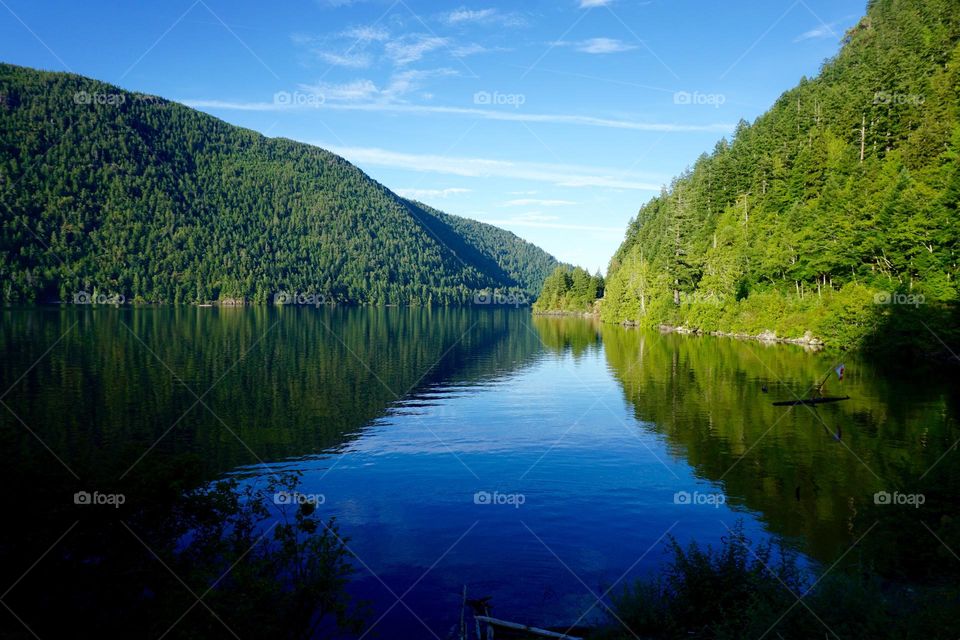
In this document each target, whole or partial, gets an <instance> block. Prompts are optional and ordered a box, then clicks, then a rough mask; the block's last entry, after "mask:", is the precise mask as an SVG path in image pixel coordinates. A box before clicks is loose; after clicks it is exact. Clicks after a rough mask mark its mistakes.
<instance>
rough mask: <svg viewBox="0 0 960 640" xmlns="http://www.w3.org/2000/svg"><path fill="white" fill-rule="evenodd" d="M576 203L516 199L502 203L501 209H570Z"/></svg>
mask: <svg viewBox="0 0 960 640" xmlns="http://www.w3.org/2000/svg"><path fill="white" fill-rule="evenodd" d="M575 204H579V203H577V202H573V201H572V200H545V199H540V198H517V199H515V200H507V201H506V202H504V203H503V204H502V205H500V206H501V207H570V206H573V205H575Z"/></svg>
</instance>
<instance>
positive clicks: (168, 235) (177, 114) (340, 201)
mask: <svg viewBox="0 0 960 640" xmlns="http://www.w3.org/2000/svg"><path fill="white" fill-rule="evenodd" d="M556 264H557V263H556V260H554V259H553V257H552V256H549V255H548V254H546V253H545V252H543V251H542V250H540V249H538V248H537V247H535V246H533V245H531V244H529V243H527V242H524V241H523V240H521V239H519V238H517V237H516V236H515V235H514V234H512V233H509V232H507V231H504V230H501V229H498V228H496V227H493V226H491V225H486V224H481V223H479V222H475V221H472V220H466V219H462V218H457V217H455V216H450V215H447V214H443V213H441V212H438V211H435V210H433V209H430V208H429V207H425V206H423V205H420V204H418V203H414V202H410V201H407V200H404V199H402V198H400V197H398V196H397V195H395V194H394V193H392V192H391V191H389V190H388V189H386V188H385V187H383V186H382V185H380V184H378V183H376V182H375V181H373V180H371V179H370V178H369V177H368V176H367V175H365V174H364V173H363V172H362V171H360V170H359V169H358V168H357V167H355V166H353V165H351V164H350V163H349V162H347V161H345V160H344V159H343V158H340V157H338V156H335V155H333V154H332V153H329V152H327V151H324V150H323V149H319V148H317V147H313V146H310V145H306V144H300V143H297V142H293V141H290V140H284V139H269V138H265V137H263V136H261V135H259V134H257V133H255V132H253V131H248V130H245V129H241V128H239V127H235V126H231V125H228V124H226V123H225V122H222V121H220V120H218V119H216V118H213V117H211V116H209V115H206V114H203V113H200V112H198V111H194V110H192V109H189V108H187V107H184V106H182V105H179V104H176V103H173V102H169V101H167V100H163V99H160V98H156V97H154V96H146V95H142V94H135V93H129V92H125V91H122V90H120V89H118V88H116V87H113V86H110V85H107V84H104V83H101V82H97V81H95V80H91V79H87V78H83V77H80V76H76V75H72V74H64V73H46V72H40V71H34V70H31V69H26V68H23V67H16V66H13V65H7V64H3V65H0V280H2V281H3V283H4V285H3V288H2V290H0V298H2V300H4V301H7V302H10V301H49V300H65V301H70V300H71V298H72V296H73V294H75V293H77V292H79V291H87V292H90V293H92V294H93V295H106V296H111V295H119V296H123V297H124V298H125V299H126V300H129V301H137V302H165V303H191V302H208V301H217V300H220V301H224V300H242V301H253V302H260V303H262V302H267V301H269V300H271V298H272V296H273V295H275V294H276V293H277V292H279V291H285V292H289V293H297V294H302V295H311V294H312V295H315V296H323V299H324V300H326V301H332V302H350V303H358V304H410V305H429V304H461V303H468V302H471V301H472V299H473V296H474V294H475V292H476V291H480V290H487V289H495V290H503V291H507V292H516V293H523V294H524V295H525V296H526V297H528V298H531V297H535V296H536V294H537V292H538V291H539V288H540V285H541V283H542V282H543V279H544V278H545V277H546V275H547V274H548V273H549V271H550V270H551V269H552V268H553V267H554V266H555V265H556Z"/></svg>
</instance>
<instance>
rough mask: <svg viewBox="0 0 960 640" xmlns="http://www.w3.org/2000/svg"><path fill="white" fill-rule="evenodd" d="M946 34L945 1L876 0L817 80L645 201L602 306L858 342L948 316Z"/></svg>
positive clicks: (951, 29)
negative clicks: (913, 318)
mask: <svg viewBox="0 0 960 640" xmlns="http://www.w3.org/2000/svg"><path fill="white" fill-rule="evenodd" d="M958 41H960V4H958V3H957V2H956V0H871V1H870V2H869V4H868V7H867V14H866V16H865V17H864V18H863V19H862V20H860V22H859V23H858V24H857V25H856V26H855V27H854V28H853V29H851V30H850V31H849V32H848V33H847V34H846V37H845V39H844V43H843V48H842V50H841V51H840V52H839V54H838V55H837V56H836V57H835V58H834V59H832V60H829V61H827V62H826V63H825V64H824V65H823V67H822V69H821V73H820V75H819V76H818V77H817V78H816V79H813V80H808V79H806V78H804V79H802V80H801V81H800V83H799V85H797V86H796V87H795V88H793V89H791V90H789V91H787V92H786V93H784V94H783V95H782V96H781V97H780V99H779V100H777V102H776V104H774V106H773V107H772V108H771V109H770V110H769V111H768V112H767V113H765V114H764V115H762V116H760V117H759V118H758V119H757V120H756V121H755V122H754V123H753V124H748V123H746V122H743V121H741V123H740V124H739V126H738V127H737V130H736V133H735V135H734V136H733V138H732V140H721V141H720V142H719V143H718V144H717V145H716V148H715V149H714V150H713V153H711V154H709V155H706V154H705V155H703V156H701V157H700V158H699V159H698V160H697V161H696V163H695V164H694V165H693V168H692V169H689V170H688V171H687V172H685V173H684V174H683V175H682V176H680V177H678V178H677V179H675V180H674V181H673V183H672V184H671V185H670V187H669V188H668V189H664V190H663V191H662V193H661V194H660V195H659V197H656V198H654V199H653V200H651V201H650V202H648V203H647V204H646V205H644V206H643V207H642V208H641V209H640V212H639V213H638V215H637V216H636V218H635V219H634V220H632V221H631V223H630V225H629V228H628V229H627V233H626V238H625V240H624V242H623V244H622V246H621V247H620V248H619V250H618V251H617V253H616V254H615V256H614V257H613V259H612V260H611V263H610V267H609V270H608V278H607V289H606V296H605V298H604V301H603V309H602V314H603V317H604V319H605V320H608V321H614V322H623V321H628V322H637V323H640V324H647V325H657V324H672V325H686V326H688V327H690V328H699V329H702V330H705V331H711V330H713V331H716V330H722V331H735V332H747V333H751V334H754V335H755V334H757V333H759V332H761V331H764V330H772V331H775V332H776V333H777V334H778V335H780V336H787V337H797V336H800V335H802V334H803V333H804V332H805V331H812V332H813V333H814V334H815V335H818V336H820V337H822V338H824V339H826V340H827V342H828V343H832V344H836V345H840V346H844V345H849V346H852V345H856V344H860V343H862V342H863V341H864V340H865V339H866V338H867V336H869V335H871V333H874V332H875V331H876V330H877V327H878V326H880V325H881V324H884V323H886V324H889V323H890V322H891V317H893V316H897V315H898V314H901V313H902V314H907V315H909V314H915V312H916V311H917V309H920V310H921V311H923V312H926V313H928V314H932V315H935V313H941V312H942V313H945V314H947V315H949V314H951V313H953V314H955V313H956V311H955V310H956V305H955V304H953V303H955V301H956V299H957V276H958V257H960V256H958V251H960V245H958V240H960V217H958V203H960V44H958ZM955 325H956V323H955V322H946V323H944V326H945V327H946V328H947V329H949V327H950V326H955ZM899 330H902V331H910V330H912V331H918V332H923V329H922V327H920V325H919V324H917V323H916V322H913V326H912V327H907V326H906V325H905V324H903V323H901V325H900V326H899Z"/></svg>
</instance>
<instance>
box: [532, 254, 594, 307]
mask: <svg viewBox="0 0 960 640" xmlns="http://www.w3.org/2000/svg"><path fill="white" fill-rule="evenodd" d="M602 296H603V276H601V275H600V274H599V273H597V275H594V276H591V275H590V272H588V271H587V270H586V269H584V268H582V267H570V266H567V265H560V266H558V267H557V268H556V269H554V270H553V273H551V274H550V275H549V276H547V279H546V280H544V282H543V290H542V291H541V292H540V297H539V298H538V299H537V301H536V302H535V303H534V305H533V311H534V312H535V313H555V312H560V313H593V312H594V303H595V302H596V301H597V298H600V297H602Z"/></svg>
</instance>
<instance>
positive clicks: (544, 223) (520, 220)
mask: <svg viewBox="0 0 960 640" xmlns="http://www.w3.org/2000/svg"><path fill="white" fill-rule="evenodd" d="M480 222H486V223H487V224H492V225H496V226H498V227H527V228H534V229H562V230H565V231H600V232H602V233H611V234H616V235H617V236H618V237H619V236H621V235H623V227H602V226H599V225H590V224H570V223H566V222H556V218H553V219H552V220H539V219H538V216H537V215H536V214H532V215H531V214H528V215H525V216H519V217H514V218H505V219H499V220H482V219H481V220H480Z"/></svg>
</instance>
